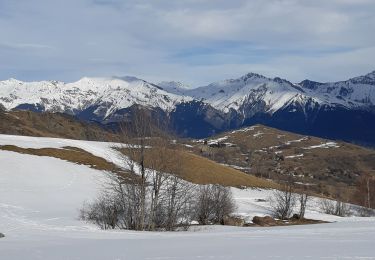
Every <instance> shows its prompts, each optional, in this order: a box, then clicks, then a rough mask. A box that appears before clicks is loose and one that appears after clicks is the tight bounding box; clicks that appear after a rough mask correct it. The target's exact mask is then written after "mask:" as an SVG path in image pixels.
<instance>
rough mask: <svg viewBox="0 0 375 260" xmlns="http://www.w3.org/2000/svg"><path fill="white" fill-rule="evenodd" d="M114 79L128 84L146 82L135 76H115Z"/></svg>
mask: <svg viewBox="0 0 375 260" xmlns="http://www.w3.org/2000/svg"><path fill="white" fill-rule="evenodd" d="M112 79H120V80H124V81H127V82H133V81H144V80H142V79H140V78H137V77H134V76H122V77H118V76H113V77H112Z"/></svg>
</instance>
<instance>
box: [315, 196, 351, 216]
mask: <svg viewBox="0 0 375 260" xmlns="http://www.w3.org/2000/svg"><path fill="white" fill-rule="evenodd" d="M320 208H321V210H322V211H323V212H324V213H326V214H329V215H335V216H339V217H345V216H349V215H350V206H349V205H348V204H346V203H344V202H341V201H333V200H328V199H323V200H322V201H321V203H320Z"/></svg>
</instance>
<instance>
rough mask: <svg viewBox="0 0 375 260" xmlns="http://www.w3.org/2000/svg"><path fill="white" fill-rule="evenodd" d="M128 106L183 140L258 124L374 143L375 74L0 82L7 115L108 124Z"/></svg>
mask: <svg viewBox="0 0 375 260" xmlns="http://www.w3.org/2000/svg"><path fill="white" fill-rule="evenodd" d="M133 105H139V106H143V107H146V108H152V109H153V110H154V111H155V112H156V113H155V116H162V118H163V120H164V119H166V120H169V121H170V123H171V125H172V126H173V128H174V129H175V130H176V131H177V132H178V133H180V134H183V135H185V136H192V137H205V136H209V135H211V134H214V133H217V132H219V131H223V130H228V129H231V128H237V127H241V126H247V125H250V124H254V123H263V124H266V125H269V126H273V127H276V128H280V129H283V130H289V131H295V132H299V133H304V134H310V135H317V136H322V137H328V138H339V139H344V140H346V141H353V140H355V141H358V142H364V143H367V142H370V143H371V144H372V143H374V145H375V136H374V135H373V132H375V71H374V72H371V73H369V74H367V75H365V76H360V77H356V78H352V79H349V80H346V81H340V82H332V83H319V82H314V81H310V80H304V81H302V82H300V83H292V82H290V81H288V80H285V79H281V78H278V77H276V78H267V77H264V76H262V75H259V74H255V73H248V74H246V75H244V76H243V77H240V78H238V79H230V80H224V81H220V82H216V83H212V84H210V85H208V86H203V87H198V88H191V87H189V86H186V85H184V84H183V83H180V82H161V83H159V84H152V83H149V82H146V81H144V80H142V79H138V78H135V77H112V78H82V79H80V80H79V81H77V82H72V83H64V82H59V81H41V82H22V81H18V80H15V79H9V80H5V81H0V107H4V108H5V109H7V110H11V109H27V110H34V111H50V112H62V113H69V114H72V115H76V116H77V117H79V118H81V119H84V120H95V121H99V122H102V123H107V122H116V121H120V120H122V119H123V118H124V115H125V116H126V115H127V114H129V113H132V112H131V107H132V106H133ZM337 129H339V131H338V130H337Z"/></svg>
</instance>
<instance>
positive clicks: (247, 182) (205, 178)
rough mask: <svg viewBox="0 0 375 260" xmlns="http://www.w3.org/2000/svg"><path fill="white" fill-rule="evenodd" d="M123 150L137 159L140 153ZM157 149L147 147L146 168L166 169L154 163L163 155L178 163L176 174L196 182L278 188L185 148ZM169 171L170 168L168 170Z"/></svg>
mask: <svg viewBox="0 0 375 260" xmlns="http://www.w3.org/2000/svg"><path fill="white" fill-rule="evenodd" d="M122 152H123V153H124V154H126V155H128V156H129V157H130V158H133V159H135V157H138V156H139V155H137V154H136V155H134V154H131V153H129V151H128V150H127V149H123V150H122ZM159 153H160V151H158V150H157V149H146V153H145V166H146V168H154V169H156V170H160V171H163V168H162V167H165V168H166V169H167V168H168V166H165V165H164V164H163V166H160V165H158V164H153V166H151V163H152V160H153V159H152V158H157V157H158V156H163V157H164V158H166V159H165V160H170V158H175V159H171V160H170V162H169V164H177V166H172V167H171V168H174V169H176V170H175V171H174V173H175V174H177V175H179V176H180V177H181V178H183V179H185V180H187V181H189V182H192V183H196V184H221V185H225V186H232V187H263V188H276V187H277V185H276V184H275V183H273V182H271V181H267V180H264V179H260V178H258V177H255V176H252V175H249V174H246V173H244V172H241V171H238V170H235V169H233V168H231V167H227V166H225V165H222V164H219V163H217V162H215V161H212V160H209V159H207V158H204V157H202V156H199V155H196V154H193V153H191V152H188V151H183V150H167V151H164V153H165V154H163V155H161V154H159ZM166 171H168V170H166Z"/></svg>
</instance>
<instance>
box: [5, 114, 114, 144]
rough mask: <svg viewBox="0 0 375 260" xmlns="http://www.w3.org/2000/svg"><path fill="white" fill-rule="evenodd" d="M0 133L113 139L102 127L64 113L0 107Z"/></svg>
mask: <svg viewBox="0 0 375 260" xmlns="http://www.w3.org/2000/svg"><path fill="white" fill-rule="evenodd" d="M0 134H10V135H25V136H40V137H60V138H71V139H82V140H108V141H110V140H114V139H116V138H115V135H114V134H113V133H111V132H109V131H106V130H104V129H103V128H102V127H100V126H98V125H96V124H93V123H87V122H81V121H79V120H77V119H76V118H74V117H73V116H69V115H66V114H59V113H36V112H32V111H9V112H6V111H4V110H1V109H0Z"/></svg>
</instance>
